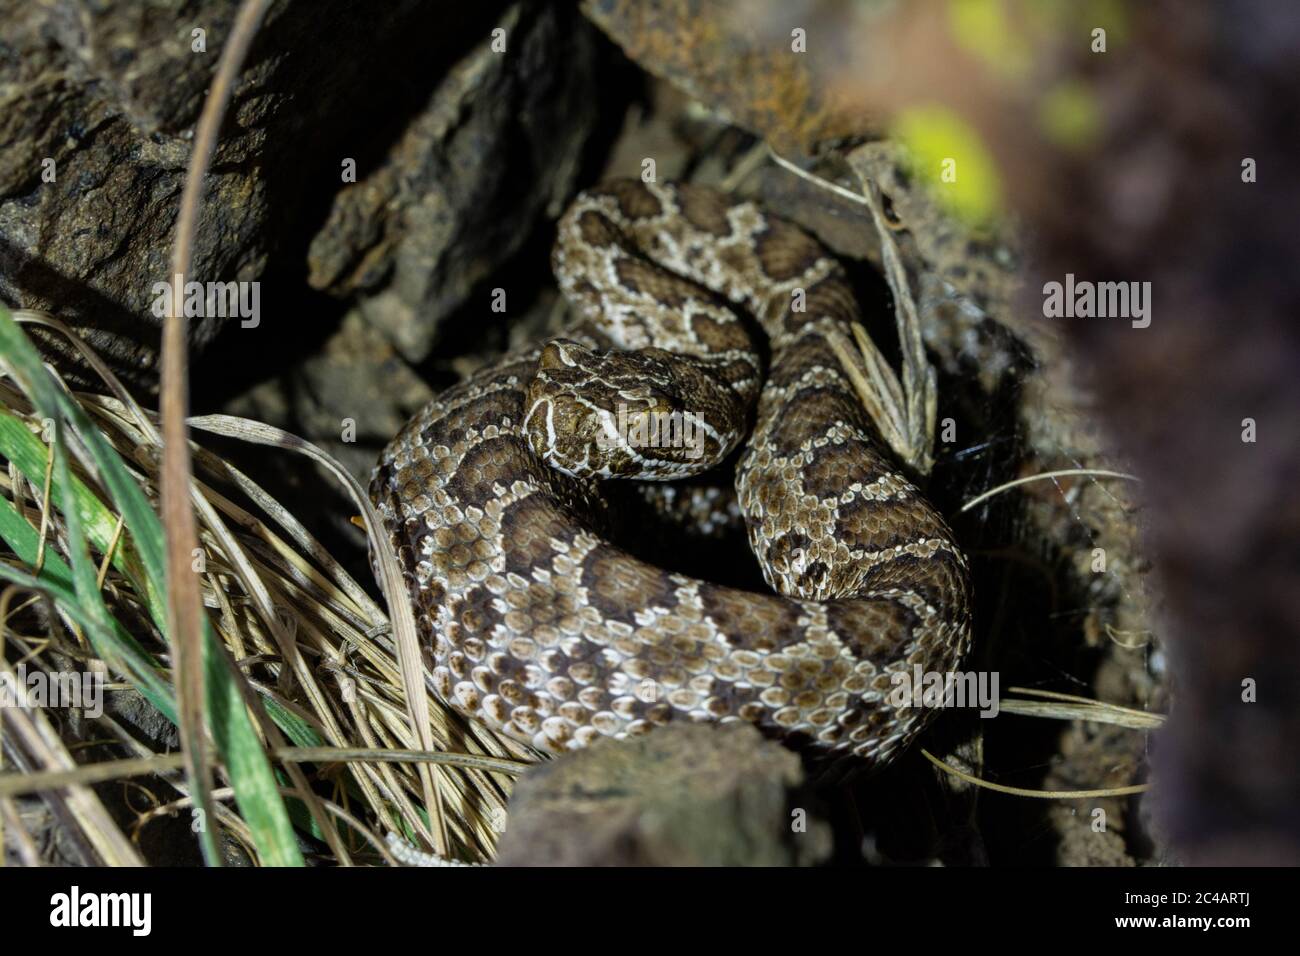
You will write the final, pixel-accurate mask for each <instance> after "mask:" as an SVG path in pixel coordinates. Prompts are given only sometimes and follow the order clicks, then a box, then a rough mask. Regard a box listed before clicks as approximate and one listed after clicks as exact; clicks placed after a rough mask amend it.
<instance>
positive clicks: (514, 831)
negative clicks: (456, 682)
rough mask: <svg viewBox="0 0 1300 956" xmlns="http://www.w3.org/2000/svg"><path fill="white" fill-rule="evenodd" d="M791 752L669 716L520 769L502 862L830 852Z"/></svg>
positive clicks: (735, 729)
mask: <svg viewBox="0 0 1300 956" xmlns="http://www.w3.org/2000/svg"><path fill="white" fill-rule="evenodd" d="M802 779H803V773H802V771H801V770H800V766H799V758H798V757H797V756H796V755H795V754H793V753H791V752H790V751H788V750H785V749H784V748H782V747H781V746H780V745H778V744H776V743H773V742H771V741H765V740H764V739H763V738H762V737H761V736H760V735H759V733H758V731H756V730H754V728H752V727H750V726H749V725H748V724H726V725H722V726H715V725H707V724H671V725H669V726H667V727H663V728H661V729H659V730H656V731H654V732H653V733H651V734H648V735H646V736H645V737H640V738H637V739H634V740H623V741H615V740H601V741H599V742H598V743H596V744H594V745H593V746H592V747H590V748H589V749H587V750H582V751H579V752H577V753H573V754H569V755H567V756H565V757H562V758H560V759H559V760H555V761H553V762H550V763H547V764H543V765H542V766H540V767H538V768H536V769H535V770H532V771H529V773H528V774H527V775H526V776H524V777H523V778H522V779H521V780H520V781H519V783H518V785H517V787H516V789H515V793H514V797H513V798H512V799H511V801H510V822H509V825H508V827H507V830H506V833H505V835H504V836H503V837H502V838H501V843H500V846H499V852H498V856H497V862H498V863H499V864H501V865H503V866H627V865H642V866H776V865H789V864H798V863H803V864H809V863H814V862H817V861H818V860H820V859H823V858H824V857H825V856H826V855H827V854H828V853H829V850H830V835H829V831H828V829H827V828H826V826H825V824H823V823H822V822H820V821H819V820H815V819H813V818H812V817H811V814H810V813H809V812H808V811H807V804H806V803H803V804H802V805H801V804H800V801H799V798H797V797H796V796H795V790H796V788H797V787H798V785H799V784H800V782H801V781H802Z"/></svg>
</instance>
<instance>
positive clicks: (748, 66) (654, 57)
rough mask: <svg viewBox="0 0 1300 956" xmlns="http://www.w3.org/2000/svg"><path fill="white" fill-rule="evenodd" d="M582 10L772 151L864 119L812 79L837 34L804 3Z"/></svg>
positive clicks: (621, 1)
mask: <svg viewBox="0 0 1300 956" xmlns="http://www.w3.org/2000/svg"><path fill="white" fill-rule="evenodd" d="M582 10H583V12H584V13H585V14H586V15H587V16H588V17H590V18H591V19H592V21H593V22H595V23H596V24H597V25H598V26H599V27H600V28H601V29H602V30H604V31H605V32H606V33H608V34H609V35H610V37H612V38H613V39H614V41H615V42H617V43H618V44H619V45H620V46H621V47H623V49H624V51H626V53H627V55H628V56H629V57H631V58H632V59H633V60H635V61H636V62H637V63H639V64H640V65H641V66H643V67H645V68H646V69H647V70H649V71H650V72H652V73H654V74H655V75H657V76H661V77H663V78H664V79H667V80H671V81H672V82H673V83H676V84H677V85H678V86H680V87H681V88H682V89H684V90H685V91H686V92H688V93H689V94H690V95H692V96H694V97H695V98H697V99H698V100H700V102H702V103H705V104H706V105H708V106H711V107H713V108H714V109H716V110H718V112H719V113H721V114H722V115H724V116H726V117H727V118H728V119H730V120H731V121H733V122H735V123H736V124H738V125H740V126H743V127H745V128H747V129H749V130H751V131H753V132H755V133H758V134H759V135H761V136H763V137H764V138H765V139H766V140H767V141H768V142H770V143H771V144H772V145H773V147H775V148H776V149H778V150H782V151H785V150H789V151H794V152H802V153H811V152H813V151H815V150H816V148H817V147H818V146H820V145H823V144H826V143H829V142H831V141H833V140H836V139H839V138H842V137H846V136H852V135H857V134H861V133H862V132H863V131H864V129H866V128H867V127H868V126H869V125H870V123H869V116H868V114H867V113H866V111H864V110H862V109H860V108H858V107H857V105H856V104H854V103H852V102H851V101H847V100H845V99H844V98H843V97H841V96H839V95H837V93H836V90H835V89H834V88H833V87H831V86H830V85H828V84H827V83H825V82H823V81H822V79H821V77H820V76H819V75H818V72H817V70H816V67H817V66H818V64H819V63H825V62H826V59H827V57H826V53H827V51H828V49H830V48H832V47H836V46H837V39H836V37H835V34H834V32H833V31H830V30H828V31H822V30H819V29H818V24H820V23H824V22H825V21H824V20H823V19H822V18H821V17H818V16H815V14H816V11H815V10H813V9H810V5H809V4H804V3H794V4H788V5H787V4H764V5H762V6H761V7H758V8H756V7H755V6H754V5H753V4H748V3H745V2H743V0H584V3H583V4H582ZM794 30H803V31H804V37H803V39H804V49H803V51H800V50H798V49H796V48H795V47H796V42H797V38H796V37H795V36H794V35H793V33H792V31H794ZM810 50H812V51H816V52H815V53H810V52H809V51H810ZM838 52H842V51H837V53H838ZM836 58H838V56H837V57H836Z"/></svg>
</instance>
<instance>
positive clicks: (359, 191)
mask: <svg viewBox="0 0 1300 956" xmlns="http://www.w3.org/2000/svg"><path fill="white" fill-rule="evenodd" d="M499 29H501V30H503V31H504V35H503V36H498V37H496V38H486V39H485V40H484V41H483V42H482V43H480V44H479V45H478V46H477V47H476V48H475V49H473V50H471V51H470V52H469V53H467V54H466V56H465V57H464V58H463V59H462V60H461V61H460V62H458V63H457V64H456V65H455V67H453V69H452V70H451V72H450V73H449V74H448V76H447V79H446V80H445V81H444V82H443V83H442V84H441V85H440V86H439V87H438V88H437V90H436V91H435V92H434V94H433V96H432V98H431V99H430V101H429V103H428V105H427V107H426V108H425V109H424V110H423V111H422V112H421V113H419V115H417V116H416V117H415V118H414V119H413V120H412V121H411V122H410V123H409V125H407V127H406V128H405V129H404V130H403V131H402V132H401V135H400V137H399V138H398V139H397V142H396V143H395V144H394V145H393V147H392V148H391V150H390V151H389V153H388V155H387V156H385V157H384V158H383V161H382V162H381V163H380V164H379V165H377V166H376V167H374V168H371V169H368V170H362V171H360V174H359V177H358V181H357V183H356V184H355V185H352V186H349V187H346V188H344V190H343V191H342V192H340V193H339V195H338V196H337V198H336V200H335V202H334V206H333V208H332V209H331V211H330V215H329V219H328V220H327V222H326V223H325V226H324V228H323V229H322V230H321V232H320V233H319V234H318V235H317V236H316V238H315V240H314V241H313V242H312V245H311V250H310V265H311V274H310V278H309V281H310V282H311V283H312V285H313V286H315V287H317V288H321V289H327V290H329V291H330V292H331V293H333V294H337V295H354V294H355V295H356V296H357V297H358V301H359V303H360V305H361V309H362V312H363V314H364V315H365V316H366V318H367V319H368V320H370V321H371V322H373V323H374V324H375V325H376V326H378V327H379V328H380V329H382V330H383V331H384V332H385V334H386V335H388V337H389V338H390V339H391V340H392V341H393V342H394V344H395V345H396V346H397V348H398V349H399V351H401V352H402V354H403V355H404V356H405V357H406V358H407V359H408V360H410V361H413V362H414V361H420V360H422V359H424V358H425V357H426V356H427V355H428V354H429V350H430V348H431V347H432V345H433V342H434V340H435V336H436V333H437V330H438V326H439V323H440V322H441V320H442V319H443V318H445V317H446V316H447V315H448V314H449V313H451V312H452V311H454V310H455V309H456V308H458V307H459V306H461V305H462V304H464V303H465V301H466V300H467V299H468V297H469V295H470V293H471V292H472V291H473V290H474V288H475V287H476V286H477V285H478V284H479V283H481V282H482V281H483V280H484V279H486V278H487V277H489V276H490V275H492V274H493V273H494V272H495V271H496V270H497V268H498V267H499V266H500V265H501V264H502V263H503V262H504V261H505V260H506V259H508V258H509V257H510V256H511V255H512V254H513V253H514V252H516V251H517V250H518V249H519V247H520V246H521V245H522V244H523V242H524V240H525V239H527V238H528V236H529V233H530V229H531V227H532V224H533V223H534V222H536V221H537V220H538V219H539V218H540V216H541V215H542V214H546V215H549V216H552V217H554V216H556V215H558V213H559V212H560V209H561V207H562V204H563V202H564V201H565V199H566V198H567V197H568V196H569V195H570V194H571V193H572V191H573V189H574V187H575V183H576V176H577V172H578V167H579V161H580V159H581V151H582V147H583V146H584V145H585V143H586V139H587V136H588V134H589V133H590V132H591V130H592V128H593V127H594V125H595V123H596V118H597V108H596V103H595V99H594V98H593V97H592V96H591V95H590V92H589V91H590V90H591V89H592V88H593V86H594V83H595V74H594V59H595V44H594V42H593V41H594V37H593V35H592V31H591V30H590V29H589V28H585V25H584V24H583V22H582V21H581V20H580V19H576V18H571V16H570V15H569V14H568V13H567V12H566V11H565V10H564V9H563V8H560V7H542V8H532V7H528V6H516V7H514V8H512V9H511V10H510V11H509V12H508V13H507V15H506V16H505V17H504V18H503V19H502V20H501V21H500V24H499ZM503 47H504V49H503ZM557 64H563V69H557ZM484 302H485V309H484V311H485V312H486V302H487V300H486V298H485V300H484Z"/></svg>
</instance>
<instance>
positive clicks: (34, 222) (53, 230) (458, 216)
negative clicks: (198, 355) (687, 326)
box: [0, 0, 593, 387]
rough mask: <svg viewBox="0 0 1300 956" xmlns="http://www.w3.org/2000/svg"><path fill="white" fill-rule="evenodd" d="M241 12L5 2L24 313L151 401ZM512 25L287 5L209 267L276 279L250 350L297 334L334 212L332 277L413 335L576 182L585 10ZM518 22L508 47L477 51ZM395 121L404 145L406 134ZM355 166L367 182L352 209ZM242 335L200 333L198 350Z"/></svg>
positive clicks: (7, 202) (194, 327)
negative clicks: (212, 94) (43, 315)
mask: <svg viewBox="0 0 1300 956" xmlns="http://www.w3.org/2000/svg"><path fill="white" fill-rule="evenodd" d="M238 7H239V2H238V0H193V2H187V3H180V2H173V3H153V4H149V5H148V6H147V7H140V6H137V5H133V4H98V3H96V4H87V3H82V2H74V0H50V2H48V3H41V4H30V3H23V2H20V0H0V23H3V24H4V39H3V42H2V43H0V143H2V144H3V146H4V148H3V150H0V300H3V301H4V302H6V304H8V305H10V306H12V307H19V308H35V309H45V310H48V311H51V312H53V313H55V314H57V315H59V316H60V317H61V318H63V319H64V320H66V321H68V322H69V323H70V324H71V325H72V326H73V327H74V328H75V329H77V330H78V331H80V332H81V333H82V334H83V335H84V336H85V337H86V338H87V339H88V340H89V341H90V342H91V344H92V345H93V346H94V347H95V348H96V349H98V350H99V351H100V352H101V353H102V354H103V355H104V356H105V357H106V358H107V359H108V360H109V362H110V364H111V365H112V366H113V367H114V368H115V370H117V371H118V372H119V374H122V375H123V376H124V377H126V378H127V379H128V380H130V381H134V382H136V383H137V384H139V385H141V386H143V387H148V386H150V385H152V384H153V383H154V382H155V381H156V370H155V365H156V361H157V345H158V330H159V325H160V321H159V319H158V318H157V317H155V316H154V315H153V314H152V312H151V306H152V305H153V302H154V299H155V296H154V292H153V286H154V283H156V282H161V281H165V280H167V279H168V278H169V275H168V272H169V257H170V250H171V244H172V241H173V232H174V227H175V217H176V213H177V208H178V204H179V201H180V195H181V190H182V187H183V184H184V178H185V174H186V168H187V164H188V161H189V158H190V146H191V137H192V135H193V126H194V124H195V122H196V121H197V119H198V114H199V111H200V109H201V107H202V102H203V97H204V95H205V94H206V90H207V88H208V86H209V85H210V83H211V79H212V75H213V72H214V71H215V69H216V64H217V60H218V58H219V56H220V53H221V50H222V45H223V43H224V42H225V40H226V37H227V35H228V31H229V26H230V24H231V23H232V22H233V20H234V16H235V12H236V11H237V9H238ZM503 9H504V5H500V6H493V5H487V6H475V7H472V8H471V7H468V6H458V7H457V8H456V9H455V10H451V11H449V10H447V9H444V8H442V7H441V6H439V5H433V4H425V3H421V2H419V0H395V2H392V3H388V4H385V8H384V15H383V16H382V17H376V16H375V15H374V12H373V10H372V9H371V7H370V5H368V4H365V3H359V2H357V0H319V2H313V3H310V4H297V3H286V2H279V3H275V4H272V6H271V9H270V10H269V12H268V14H267V16H266V18H265V21H264V22H263V24H262V27H261V29H260V32H259V34H258V36H257V38H256V39H255V41H254V44H253V48H252V50H251V52H250V55H249V58H248V61H247V64H246V66H245V68H244V70H243V72H242V74H241V75H240V78H239V80H238V82H237V84H236V88H235V91H234V95H233V99H232V102H231V106H230V109H229V112H228V115H227V117H226V121H225V124H224V126H223V128H222V133H221V140H220V143H219V146H218V149H217V153H216V156H215V157H214V161H213V164H212V171H211V172H210V173H209V175H208V177H207V181H206V183H205V195H204V201H203V206H202V210H201V215H200V220H199V227H198V235H197V239H196V244H195V249H194V267H193V270H192V278H193V279H196V280H198V281H203V282H208V281H230V280H238V281H253V280H260V279H262V277H263V276H268V277H270V278H271V280H272V281H271V282H268V283H267V286H268V287H267V289H266V290H264V294H263V295H262V297H261V302H262V307H263V310H262V311H263V318H264V319H265V322H263V324H262V328H261V330H260V331H254V330H247V334H248V335H249V339H248V343H249V344H250V345H253V346H254V347H259V346H260V347H265V343H266V342H268V341H274V339H273V337H268V336H269V335H270V333H268V326H270V325H271V324H272V323H274V322H276V321H281V322H288V321H292V320H291V319H289V318H286V317H287V316H290V315H293V314H294V313H295V311H296V310H295V306H298V305H300V304H301V302H302V296H301V293H300V292H299V291H298V287H297V284H298V279H297V277H298V276H299V275H301V273H302V271H303V261H304V259H306V258H307V247H308V244H309V243H310V242H311V240H312V236H313V234H314V233H315V231H316V230H317V229H318V228H319V226H320V224H321V223H323V222H325V221H326V220H327V218H328V219H329V224H328V225H327V226H326V228H325V230H324V231H323V233H322V236H321V237H320V238H319V239H318V240H317V242H316V243H315V244H314V245H312V251H313V257H314V258H313V262H314V263H315V266H314V268H313V276H314V277H315V279H316V280H317V281H318V282H320V283H321V284H322V285H325V286H328V287H330V288H331V290H333V291H338V292H340V293H341V294H347V293H348V292H350V291H351V290H353V289H354V288H361V287H364V289H365V291H366V293H367V294H368V296H369V297H370V298H372V299H375V300H377V301H376V302H375V303H373V304H372V306H371V311H373V312H375V313H377V314H382V315H384V316H387V317H388V319H389V326H390V327H391V328H392V329H394V330H397V331H396V333H395V334H398V335H399V337H404V338H405V339H407V340H413V339H415V338H418V336H414V335H412V334H411V333H409V330H407V329H405V327H404V326H403V325H402V322H401V321H399V320H400V319H401V318H402V317H407V318H409V317H410V316H411V315H414V314H416V313H419V315H420V322H421V323H424V324H425V325H426V326H431V325H432V324H433V323H435V322H436V321H437V318H438V317H439V316H440V315H441V313H442V312H443V311H445V310H447V309H449V308H451V307H453V305H454V304H457V303H459V302H460V301H462V300H463V297H464V295H465V294H466V290H467V288H468V286H469V284H470V283H472V282H473V281H475V280H476V279H477V278H479V277H482V276H484V275H486V273H487V271H488V270H489V269H491V268H492V267H495V266H496V265H498V264H499V263H500V262H501V261H502V259H503V258H504V257H505V256H507V255H508V254H509V253H510V252H511V251H512V250H513V248H514V244H515V243H517V242H518V241H520V240H521V237H522V236H524V235H526V234H527V232H528V230H529V228H530V226H531V225H532V223H533V221H534V219H535V218H536V217H537V216H538V215H539V214H540V213H541V212H542V211H543V210H545V209H546V207H547V206H548V204H549V203H551V202H552V201H553V200H554V199H556V198H557V197H558V196H559V195H560V194H562V193H563V192H564V191H565V190H566V189H567V187H568V183H569V181H570V180H569V177H570V176H571V175H572V172H571V170H570V169H569V163H570V162H571V161H576V160H573V157H576V155H577V152H578V150H579V149H580V147H581V145H582V144H583V142H584V141H585V136H586V134H587V132H588V131H589V128H590V124H591V115H592V113H591V112H588V111H584V110H582V109H573V108H571V107H570V106H569V105H567V104H569V103H570V101H576V102H581V98H580V97H576V96H575V93H576V88H577V86H578V84H582V85H583V86H584V87H586V86H589V85H590V83H591V77H590V73H589V65H590V60H591V57H592V55H593V51H592V44H591V42H590V36H589V35H590V33H591V32H593V31H591V30H590V28H589V27H588V26H587V25H586V23H585V21H583V20H582V18H581V17H580V16H578V15H577V13H576V12H573V11H567V10H563V9H559V8H551V7H549V6H541V7H534V6H532V5H524V6H521V7H519V8H516V9H513V10H511V12H510V13H509V14H508V15H507V16H506V18H505V19H504V20H501V19H500V18H501V15H502V10H503ZM498 21H500V22H501V23H503V24H504V25H505V28H506V29H507V37H506V39H507V50H508V52H507V53H506V54H504V55H496V54H491V53H486V52H485V48H483V47H479V48H478V50H477V51H476V52H475V53H473V54H471V55H470V56H469V58H468V59H466V58H465V51H466V50H467V49H472V48H474V46H475V45H476V44H479V43H480V42H481V41H484V40H485V39H486V38H488V37H489V36H490V32H491V30H492V29H493V28H494V26H496V24H497V23H498ZM362 26H364V30H363V29H361V27H362ZM195 30H203V31H204V33H203V35H202V40H203V43H202V46H203V49H201V50H196V49H195V48H194V47H195V46H196V45H197V44H196V39H195V36H194V32H193V31H195ZM375 103H383V104H384V109H383V110H382V111H377V110H375V109H374V104H375ZM560 104H565V105H563V106H561V105H560ZM426 108H427V109H426ZM422 110H426V112H424V113H423V114H422V113H421V111H422ZM561 110H563V112H561ZM393 116H396V117H398V118H399V119H398V122H400V123H409V125H408V127H407V128H406V130H405V131H404V132H403V131H401V130H393V129H390V128H386V127H385V126H384V123H385V122H388V120H387V119H386V118H387V117H393ZM411 116H416V117H417V118H416V119H415V120H414V121H410V120H409V117H411ZM398 133H400V134H401V135H400V136H399V135H398ZM394 137H396V139H397V143H398V145H397V146H395V147H392V152H393V155H392V156H391V157H390V156H388V155H387V151H388V149H389V147H390V146H391V144H392V143H393V141H394ZM543 143H544V144H545V146H546V149H545V150H543V149H542V148H541V145H540V144H543ZM346 158H353V159H355V160H356V161H357V165H358V168H359V173H360V176H361V182H360V183H359V184H358V185H357V186H356V187H355V188H353V189H352V190H350V191H349V194H350V198H348V199H346V200H343V201H341V202H340V203H339V205H338V206H337V207H336V209H335V212H334V213H333V214H332V215H331V214H330V204H331V203H332V202H333V200H334V197H335V194H336V193H337V192H338V191H339V190H340V189H342V188H343V186H344V184H343V182H342V175H341V168H342V162H343V160H344V159H346ZM47 161H48V162H47ZM51 170H52V171H53V179H52V181H51V180H50V171H51ZM376 171H379V172H376ZM399 181H400V183H401V187H400V188H398V187H397V186H396V185H395V184H396V183H398V182H399ZM367 196H368V197H369V199H364V198H362V197H367ZM376 203H377V204H378V205H375V204H376ZM378 209H382V210H383V211H384V215H379V216H374V217H372V215H371V213H373V212H375V211H376V210H378ZM411 235H419V236H420V238H419V240H418V241H417V240H411V239H409V236H411ZM371 239H376V241H377V243H378V244H377V245H375V244H374V243H372V242H371V241H370V240H371ZM362 262H363V263H364V265H362V264H361V263H362ZM280 277H284V278H283V279H281V278H280ZM390 279H391V288H389V289H387V290H385V289H384V288H382V287H381V285H382V283H383V282H384V281H387V280H390ZM444 282H447V283H448V284H449V285H450V286H451V287H452V288H451V290H450V291H448V292H445V293H444V292H442V291H441V285H442V283H444ZM431 304H432V305H433V307H432V308H430V305H431ZM426 313H427V314H426ZM228 321H229V320H228V319H227V318H223V317H216V316H208V317H196V318H193V319H192V320H191V324H190V340H191V345H192V346H193V347H194V348H196V349H198V348H201V347H202V346H204V345H205V344H206V343H208V342H209V341H210V340H212V339H213V338H214V337H215V336H216V335H217V333H218V332H219V331H220V330H221V329H222V328H223V326H225V325H226V324H227V323H228ZM272 331H276V330H272ZM426 338H427V336H426Z"/></svg>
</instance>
